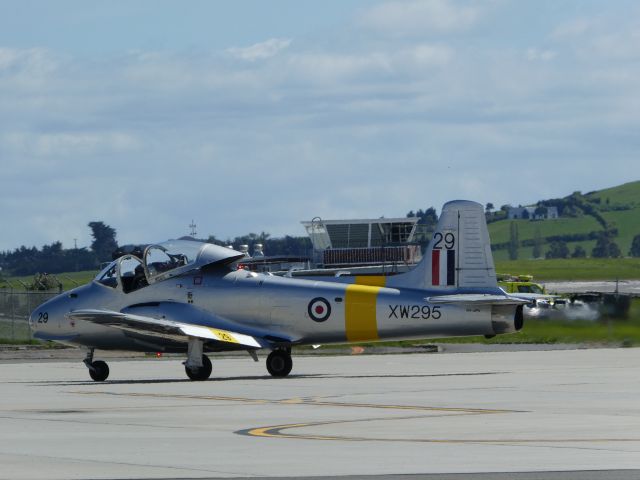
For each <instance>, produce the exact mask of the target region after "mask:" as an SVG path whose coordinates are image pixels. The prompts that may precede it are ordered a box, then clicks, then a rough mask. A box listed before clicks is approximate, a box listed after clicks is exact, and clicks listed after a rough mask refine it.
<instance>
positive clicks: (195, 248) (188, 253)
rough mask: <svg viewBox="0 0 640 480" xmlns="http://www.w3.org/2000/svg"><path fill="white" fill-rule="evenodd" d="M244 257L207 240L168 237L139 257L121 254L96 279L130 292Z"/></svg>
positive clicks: (146, 249)
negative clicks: (171, 238)
mask: <svg viewBox="0 0 640 480" xmlns="http://www.w3.org/2000/svg"><path fill="white" fill-rule="evenodd" d="M243 256H244V255H243V254H242V253H241V252H238V251H236V250H232V249H230V248H225V247H220V246H218V245H213V244H210V243H203V242H197V241H191V240H169V241H167V242H163V243H159V244H156V245H149V246H147V247H146V248H145V249H144V252H143V253H142V258H140V257H138V256H136V255H133V254H128V255H123V256H122V257H120V258H118V259H117V260H114V261H113V262H112V263H110V264H109V265H108V266H107V267H105V268H104V269H103V270H102V271H101V272H100V273H99V274H98V275H97V276H96V278H95V281H97V282H99V283H101V284H103V285H106V286H109V287H114V288H115V287H118V286H121V287H122V289H123V290H124V292H125V293H129V292H132V291H134V290H138V289H139V288H142V287H145V286H147V285H149V284H151V283H156V282H160V281H162V280H166V279H168V278H171V277H176V276H178V275H181V274H183V273H186V272H189V271H192V270H196V269H199V268H202V267H204V266H206V265H212V264H216V263H219V264H221V265H225V264H228V263H231V262H233V261H234V260H237V259H239V258H242V257H243Z"/></svg>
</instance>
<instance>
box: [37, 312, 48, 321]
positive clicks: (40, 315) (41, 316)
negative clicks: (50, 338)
mask: <svg viewBox="0 0 640 480" xmlns="http://www.w3.org/2000/svg"><path fill="white" fill-rule="evenodd" d="M48 321H49V314H48V313H47V312H38V323H47V322H48Z"/></svg>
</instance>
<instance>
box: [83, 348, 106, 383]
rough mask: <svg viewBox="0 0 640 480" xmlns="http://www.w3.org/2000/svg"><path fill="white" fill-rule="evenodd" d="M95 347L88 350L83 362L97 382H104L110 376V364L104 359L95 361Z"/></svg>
mask: <svg viewBox="0 0 640 480" xmlns="http://www.w3.org/2000/svg"><path fill="white" fill-rule="evenodd" d="M93 350H94V349H93V348H90V349H89V351H88V352H87V356H86V357H85V358H84V360H83V363H84V364H85V365H86V366H87V368H88V369H89V376H90V377H91V378H92V379H93V380H95V381H96V382H104V381H105V380H106V379H107V377H108V376H109V365H107V362H103V361H102V360H96V361H95V362H94V361H93Z"/></svg>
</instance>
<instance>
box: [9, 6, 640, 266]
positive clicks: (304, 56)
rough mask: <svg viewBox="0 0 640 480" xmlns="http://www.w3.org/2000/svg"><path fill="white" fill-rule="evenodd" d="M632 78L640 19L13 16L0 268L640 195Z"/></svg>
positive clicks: (259, 10)
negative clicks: (460, 207)
mask: <svg viewBox="0 0 640 480" xmlns="http://www.w3.org/2000/svg"><path fill="white" fill-rule="evenodd" d="M639 78H640V3H638V2H636V1H625V0H616V1H604V0H601V1H590V0H530V1H527V0H487V1H473V0H470V1H464V0H419V1H417V0H406V1H365V0H353V1H349V0H326V1H324V2H312V1H301V0H295V1H294V0H279V1H278V0H274V1H270V2H265V1H261V0H260V1H259V0H253V1H249V0H234V1H233V2H232V1H228V2H222V1H216V2H213V1H197V0H192V1H189V2H179V1H167V0H153V1H146V0H145V1H142V0H138V1H124V0H114V1H110V2H86V1H85V0H57V1H55V2H51V1H48V0H41V1H33V0H15V1H14V0H0V250H1V251H6V250H13V249H15V248H17V247H19V246H21V245H26V246H38V247H41V246H42V245H45V244H50V243H52V242H55V241H61V242H62V243H63V246H64V248H72V247H73V246H74V242H77V245H78V247H85V246H89V245H90V243H91V235H90V234H91V231H90V229H89V228H88V226H87V224H88V223H89V222H91V221H103V222H105V223H106V224H108V225H110V226H111V227H113V228H115V229H116V231H117V240H118V242H119V243H120V244H127V243H152V242H160V241H163V240H166V239H169V238H176V237H180V236H182V235H186V234H188V233H189V230H190V228H189V224H190V223H191V221H192V220H193V221H194V222H195V223H196V225H197V233H198V237H203V238H206V237H208V236H209V235H215V236H216V237H218V238H220V239H226V238H232V237H235V236H237V235H243V234H246V233H249V232H256V233H260V232H263V231H264V232H268V233H270V234H271V235H272V236H283V235H285V234H289V235H300V236H302V235H305V232H304V229H303V227H302V226H301V225H300V221H302V220H310V219H311V218H313V217H317V216H319V217H321V218H325V219H344V218H378V217H381V216H385V217H398V216H404V215H406V213H407V212H409V211H410V210H414V211H415V210H417V209H426V208H428V207H430V206H434V207H435V208H436V209H437V210H438V212H439V211H440V209H441V206H442V204H443V203H444V202H446V201H448V200H453V199H468V200H475V201H478V202H480V203H482V204H486V203H487V202H491V203H493V204H494V205H495V206H496V207H499V206H501V205H504V204H513V205H517V204H528V203H534V202H536V201H537V200H540V199H546V198H553V197H562V196H566V195H568V194H570V193H572V192H574V191H576V190H579V191H582V192H583V193H586V192H588V191H592V190H597V189H602V188H606V187H610V186H615V185H618V184H622V183H625V182H629V181H634V180H638V179H640V166H639V165H640V163H638V151H639V149H640V81H639V80H638V79H639ZM266 253H267V254H268V252H266Z"/></svg>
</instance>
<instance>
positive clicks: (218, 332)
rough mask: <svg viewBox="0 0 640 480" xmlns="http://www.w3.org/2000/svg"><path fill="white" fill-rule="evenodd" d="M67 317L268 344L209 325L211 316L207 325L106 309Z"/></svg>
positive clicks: (175, 335)
mask: <svg viewBox="0 0 640 480" xmlns="http://www.w3.org/2000/svg"><path fill="white" fill-rule="evenodd" d="M67 317H69V318H71V319H75V320H83V321H86V322H91V323H95V324H98V325H106V326H109V327H113V328H117V329H120V330H125V331H130V332H135V333H139V334H143V335H150V336H157V337H162V338H171V339H178V340H180V339H184V340H186V339H187V337H198V338H202V339H204V340H208V341H215V342H222V343H228V344H237V345H243V346H245V347H250V348H263V347H266V346H268V345H269V342H268V341H266V340H264V339H262V338H260V337H257V336H253V335H247V334H245V333H240V332H237V331H233V330H229V329H228V328H216V327H215V326H213V325H215V323H216V321H215V317H214V318H210V319H209V321H208V322H207V325H196V324H191V323H186V322H179V321H174V320H168V319H164V318H154V317H151V316H145V315H137V314H132V313H129V312H126V313H125V312H114V311H109V310H76V311H74V312H70V313H68V314H67ZM223 323H224V324H227V325H228V323H229V322H228V321H223V320H222V319H220V324H223ZM225 326H226V325H225Z"/></svg>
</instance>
